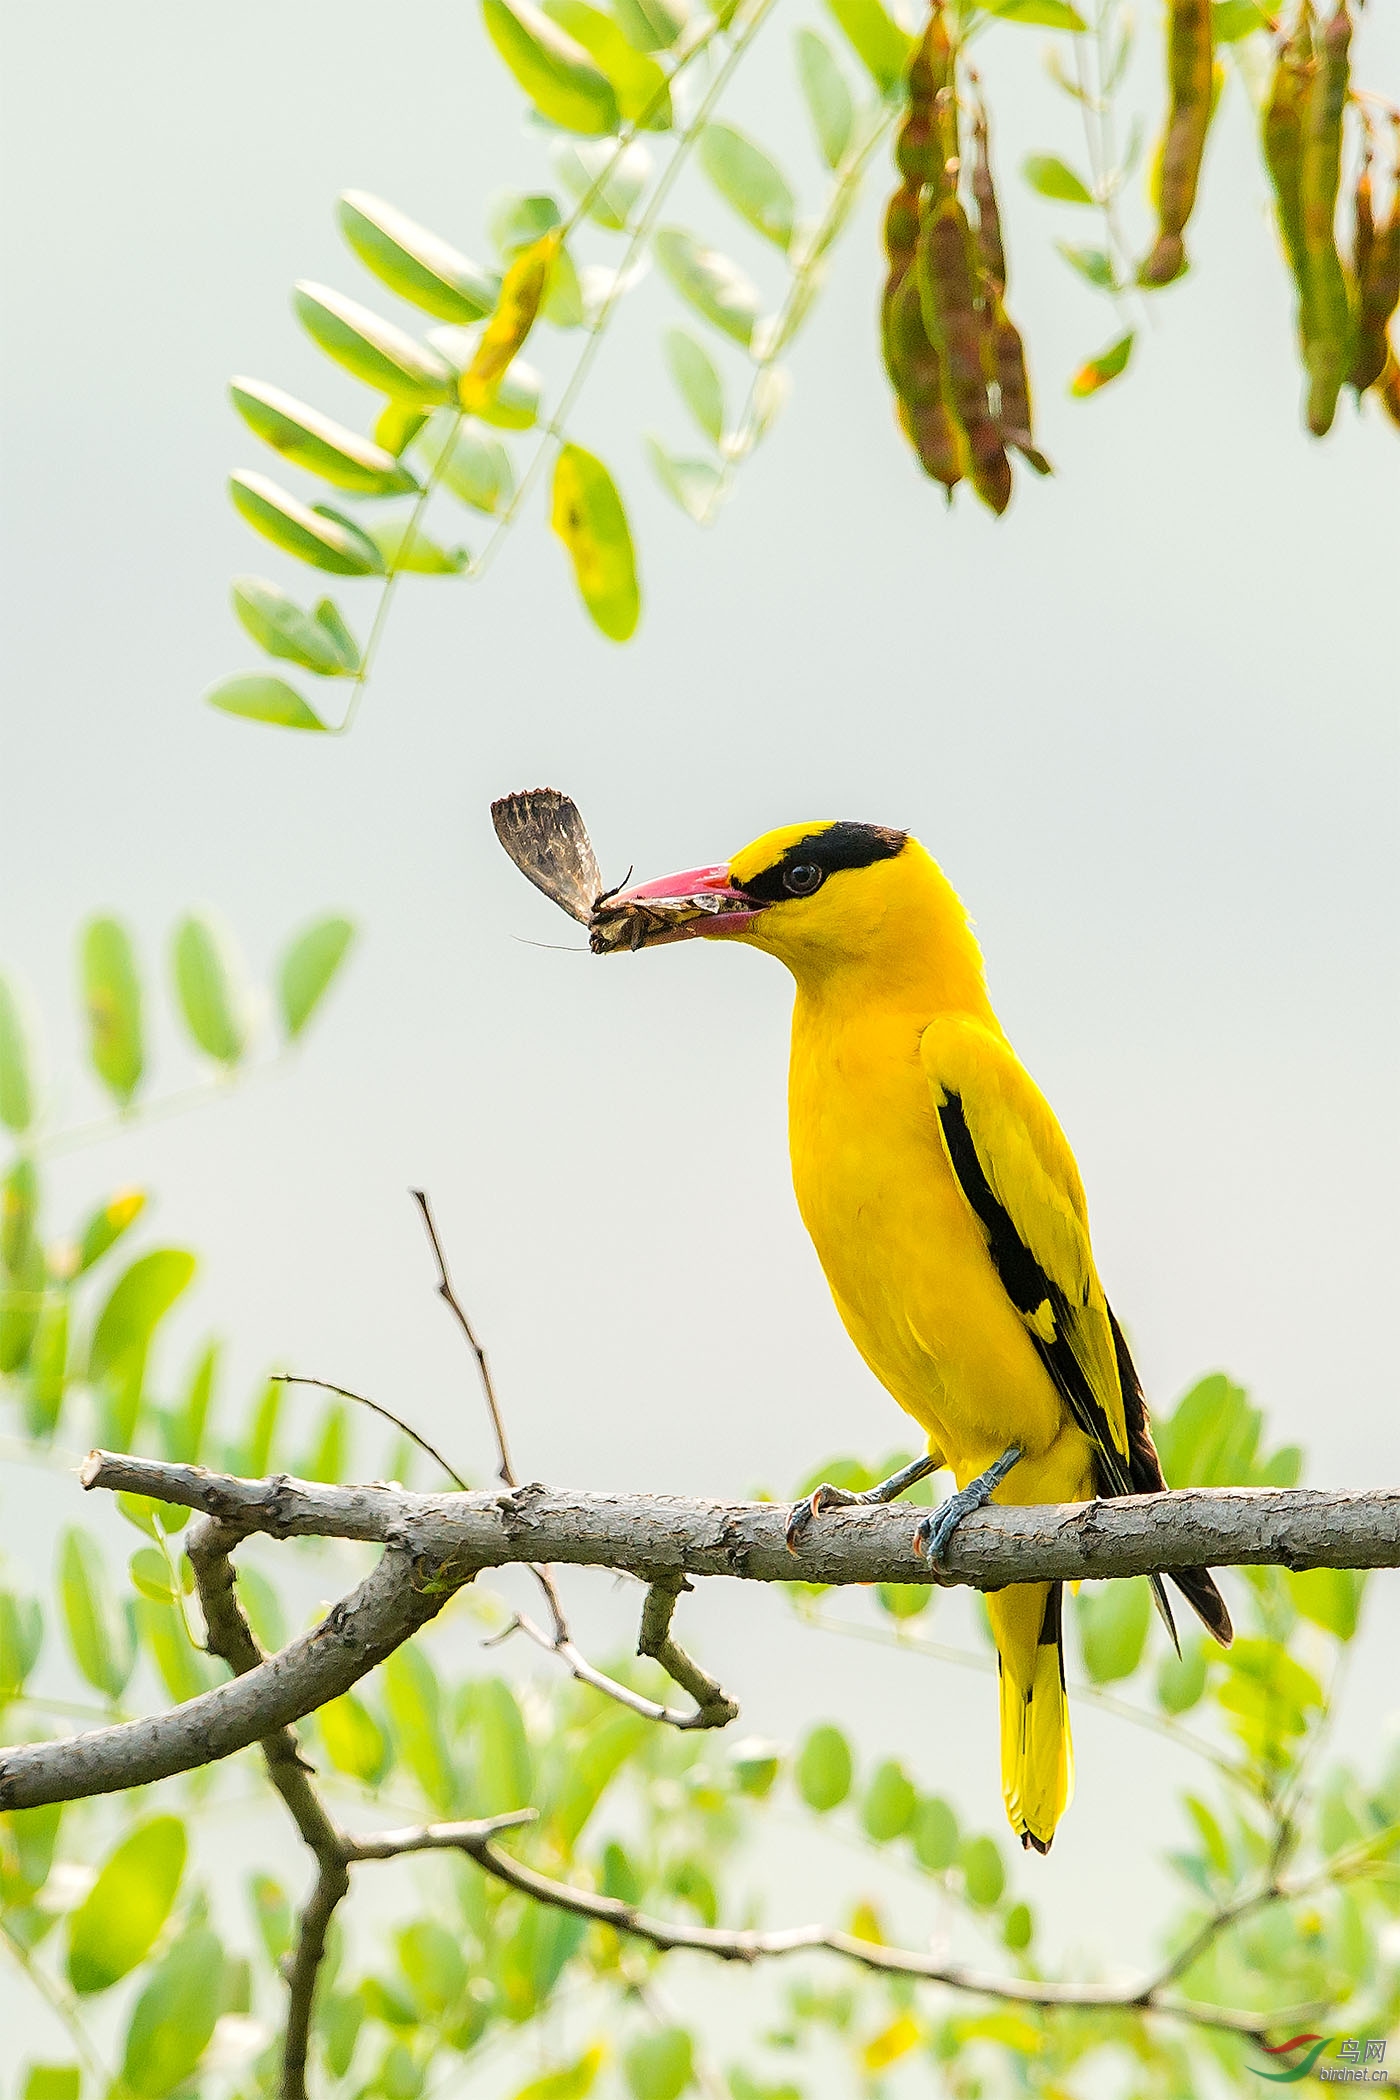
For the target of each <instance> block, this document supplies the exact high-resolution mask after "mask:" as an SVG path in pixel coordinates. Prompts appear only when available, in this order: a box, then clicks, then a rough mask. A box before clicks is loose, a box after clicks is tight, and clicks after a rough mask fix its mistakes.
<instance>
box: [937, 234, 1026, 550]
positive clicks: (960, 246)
mask: <svg viewBox="0 0 1400 2100" xmlns="http://www.w3.org/2000/svg"><path fill="white" fill-rule="evenodd" d="M915 274H916V278H917V282H918V287H919V303H920V307H921V309H922V312H923V319H924V328H925V331H926V332H927V335H928V339H929V341H930V343H932V345H933V347H934V349H935V350H936V351H937V352H938V356H939V361H940V363H941V366H942V369H943V375H944V378H945V381H946V385H947V398H948V405H949V407H950V408H951V410H952V412H953V415H954V417H955V419H956V421H957V423H958V425H959V428H960V429H961V431H962V434H963V437H964V438H965V439H966V442H967V473H968V478H969V480H970V481H971V483H972V485H973V487H974V488H975V489H976V491H977V493H978V495H979V496H980V497H981V498H982V501H983V502H984V503H985V504H987V505H988V506H989V508H991V509H992V510H994V511H996V512H997V514H998V515H1000V513H1001V512H1002V511H1004V510H1005V509H1006V506H1007V504H1008V503H1009V502H1010V501H1011V463H1010V461H1009V460H1008V459H1007V457H1006V448H1005V446H1004V445H1003V444H1002V440H1001V433H1000V431H999V430H998V428H997V424H996V418H995V417H994V416H993V414H992V411H991V404H990V402H989V401H988V399H987V381H986V374H985V372H984V369H983V364H982V342H983V324H982V313H981V308H980V304H979V300H978V286H977V273H976V259H975V254H974V250H973V242H972V233H971V229H970V228H969V226H968V223H967V215H966V213H965V212H964V210H963V208H962V205H961V204H960V203H959V201H958V199H957V197H956V196H945V197H943V198H941V199H940V201H939V202H938V203H936V204H934V205H933V206H932V207H931V208H930V207H929V206H928V205H925V208H924V213H923V217H922V221H921V223H920V227H919V245H918V250H917V255H916V261H915Z"/></svg>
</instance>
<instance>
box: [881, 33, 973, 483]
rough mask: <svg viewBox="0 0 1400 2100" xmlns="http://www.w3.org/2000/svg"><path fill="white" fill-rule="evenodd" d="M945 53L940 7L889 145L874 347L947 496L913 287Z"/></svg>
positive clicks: (950, 466) (954, 456)
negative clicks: (891, 160)
mask: <svg viewBox="0 0 1400 2100" xmlns="http://www.w3.org/2000/svg"><path fill="white" fill-rule="evenodd" d="M951 71H952V48H951V46H950V44H949V42H948V31H947V25H946V23H945V22H944V20H943V10H942V5H941V0H936V4H935V6H934V7H933V10H932V12H931V14H930V16H929V21H928V26H927V28H926V29H925V31H924V34H923V37H922V38H921V40H920V42H919V43H918V44H917V45H916V46H915V48H914V52H913V54H912V56H911V58H910V61H909V71H908V75H907V82H906V90H905V92H906V102H905V111H904V117H903V120H902V122H901V123H900V126H899V130H898V133H897V135H896V139H895V165H896V166H897V168H898V170H899V173H900V177H901V182H900V186H899V188H898V189H897V190H896V191H895V193H894V195H893V197H892V198H891V199H890V202H889V205H888V207H887V209H886V212H885V229H884V231H885V255H886V258H887V260H888V264H889V268H888V274H887V276H886V280H885V290H884V295H883V298H882V300H881V308H880V344H881V349H882V351H883V354H884V360H885V370H886V372H887V373H888V374H889V379H890V384H891V386H892V387H893V388H894V393H895V404H896V412H897V414H898V417H899V422H900V427H901V428H902V429H903V431H904V433H905V435H906V437H907V438H908V439H909V441H910V443H911V444H912V445H913V448H914V450H915V452H916V453H917V455H918V459H919V464H920V465H921V466H922V467H923V469H924V472H925V473H926V474H929V475H931V476H932V477H933V479H934V480H936V481H941V482H942V483H943V485H944V487H945V488H946V489H947V490H948V491H949V493H950V494H951V493H952V490H953V489H954V488H955V487H956V485H957V483H958V482H959V481H960V480H961V479H962V474H963V455H962V447H961V445H960V443H959V440H958V432H957V426H956V424H955V423H954V421H953V419H952V417H951V415H950V414H949V412H948V409H947V406H946V404H945V402H944V398H943V378H942V372H941V368H940V365H939V360H938V354H937V352H936V351H935V350H934V348H933V345H932V344H931V343H930V342H929V339H928V335H927V333H926V331H925V328H924V323H923V316H922V313H921V312H920V308H919V297H918V290H917V286H916V284H915V281H914V257H915V250H916V247H917V243H918V234H919V208H920V199H921V197H922V195H923V193H924V190H925V188H926V187H927V185H928V184H929V183H930V182H933V181H936V180H940V179H941V176H942V168H943V157H942V156H943V128H944V127H943V122H942V119H941V117H940V114H939V108H938V101H939V97H940V95H942V94H943V93H944V92H945V90H946V89H947V87H948V84H949V80H950V77H951Z"/></svg>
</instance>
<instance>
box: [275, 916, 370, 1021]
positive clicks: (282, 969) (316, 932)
mask: <svg viewBox="0 0 1400 2100" xmlns="http://www.w3.org/2000/svg"><path fill="white" fill-rule="evenodd" d="M354 938H355V929H354V927H353V926H352V925H351V923H350V921H349V920H348V919H342V918H336V917H333V918H326V919H318V920H317V921H316V922H315V924H314V925H312V926H308V927H307V928H306V931H305V932H304V933H300V934H298V935H297V937H296V939H295V940H294V941H293V942H292V943H291V945H290V946H289V947H288V948H287V950H286V952H285V954H284V955H283V957H282V961H281V963H280V964H279V966H278V971H277V998H278V1004H279V1006H280V1008H281V1012H282V1025H283V1027H284V1028H285V1029H286V1031H287V1035H288V1037H289V1038H290V1040H292V1041H293V1042H295V1040H296V1038H297V1037H298V1036H299V1035H300V1034H301V1032H302V1030H303V1029H304V1028H305V1027H306V1024H307V1022H308V1021H309V1020H310V1019H311V1016H312V1015H313V1014H314V1013H315V1011H316V1009H317V1008H318V1007H319V1005H320V1004H321V1001H322V1000H323V999H324V998H325V996H326V993H327V992H328V991H329V990H330V988H331V985H332V983H333V982H334V980H335V977H336V975H337V973H338V971H339V969H340V966H341V964H342V963H343V962H344V960H345V957H346V955H347V954H348V953H349V949H350V944H351V942H352V941H353V940H354Z"/></svg>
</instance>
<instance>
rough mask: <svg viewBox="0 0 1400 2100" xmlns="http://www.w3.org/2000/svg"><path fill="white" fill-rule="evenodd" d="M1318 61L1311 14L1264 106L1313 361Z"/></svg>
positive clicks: (1282, 234) (1280, 213)
mask: <svg viewBox="0 0 1400 2100" xmlns="http://www.w3.org/2000/svg"><path fill="white" fill-rule="evenodd" d="M1311 60H1312V32H1311V23H1310V20H1309V17H1308V13H1307V9H1306V8H1304V10H1303V12H1302V14H1301V15H1300V17H1299V21H1298V24H1297V27H1296V29H1295V31H1294V34H1293V36H1292V37H1291V38H1285V39H1284V41H1283V42H1282V43H1281V44H1280V45H1279V47H1278V53H1277V56H1276V58H1275V61H1274V75H1273V79H1272V81H1271V82H1270V85H1269V96H1268V100H1267V102H1266V103H1265V105H1264V122H1263V128H1262V143H1263V148H1264V165H1265V167H1266V168H1267V170H1268V174H1269V183H1270V186H1271V188H1272V190H1273V193H1274V216H1275V218H1276V219H1277V221H1278V230H1279V238H1280V240H1281V241H1282V243H1283V252H1284V254H1285V256H1286V257H1287V259H1288V267H1289V270H1290V272H1291V273H1292V277H1293V285H1294V290H1295V292H1296V294H1297V324H1298V341H1299V344H1300V346H1301V348H1302V351H1303V358H1304V362H1305V363H1306V360H1307V345H1308V339H1309V335H1310V333H1311V329H1310V321H1309V301H1308V261H1307V243H1306V241H1305V239H1304V236H1303V195H1302V170H1303V113H1304V110H1305V108H1306V105H1307V98H1308V83H1309V78H1310V67H1311Z"/></svg>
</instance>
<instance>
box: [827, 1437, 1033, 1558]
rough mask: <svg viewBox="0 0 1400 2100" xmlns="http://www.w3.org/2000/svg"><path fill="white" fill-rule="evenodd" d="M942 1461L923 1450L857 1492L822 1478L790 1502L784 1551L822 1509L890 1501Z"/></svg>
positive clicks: (853, 1507)
mask: <svg viewBox="0 0 1400 2100" xmlns="http://www.w3.org/2000/svg"><path fill="white" fill-rule="evenodd" d="M1018 1456H1019V1454H1018ZM942 1463H943V1461H942V1459H940V1458H935V1457H933V1456H932V1455H931V1454H929V1453H925V1455H924V1457H922V1458H913V1459H911V1460H910V1461H909V1464H908V1465H907V1466H901V1467H900V1469H899V1471H898V1472H897V1473H891V1475H890V1477H889V1479H888V1480H882V1481H881V1482H880V1483H879V1485H878V1486H877V1487H873V1488H862V1489H861V1491H860V1493H859V1494H857V1493H856V1492H855V1490H854V1489H852V1488H838V1487H833V1486H832V1485H831V1483H830V1481H828V1480H824V1481H823V1482H822V1484H821V1486H820V1487H816V1488H813V1490H812V1492H811V1494H810V1495H805V1496H804V1497H803V1499H802V1500H801V1501H800V1502H794V1504H793V1505H792V1509H791V1511H790V1512H789V1514H788V1520H787V1545H788V1552H789V1553H796V1551H797V1549H798V1547H799V1546H800V1545H801V1543H802V1540H803V1538H804V1536H805V1534H806V1531H807V1527H808V1525H809V1524H810V1523H811V1521H812V1519H813V1517H819V1516H820V1515H821V1513H822V1511H823V1510H824V1509H857V1508H859V1507H861V1505H862V1504H871V1503H880V1502H893V1501H895V1500H896V1499H897V1497H899V1496H900V1495H902V1494H903V1493H904V1490H905V1489H906V1488H911V1487H913V1486H914V1484H915V1482H916V1481H919V1480H927V1478H928V1476H929V1474H930V1473H932V1472H935V1471H936V1470H937V1468H938V1467H939V1466H940V1465H942Z"/></svg>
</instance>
